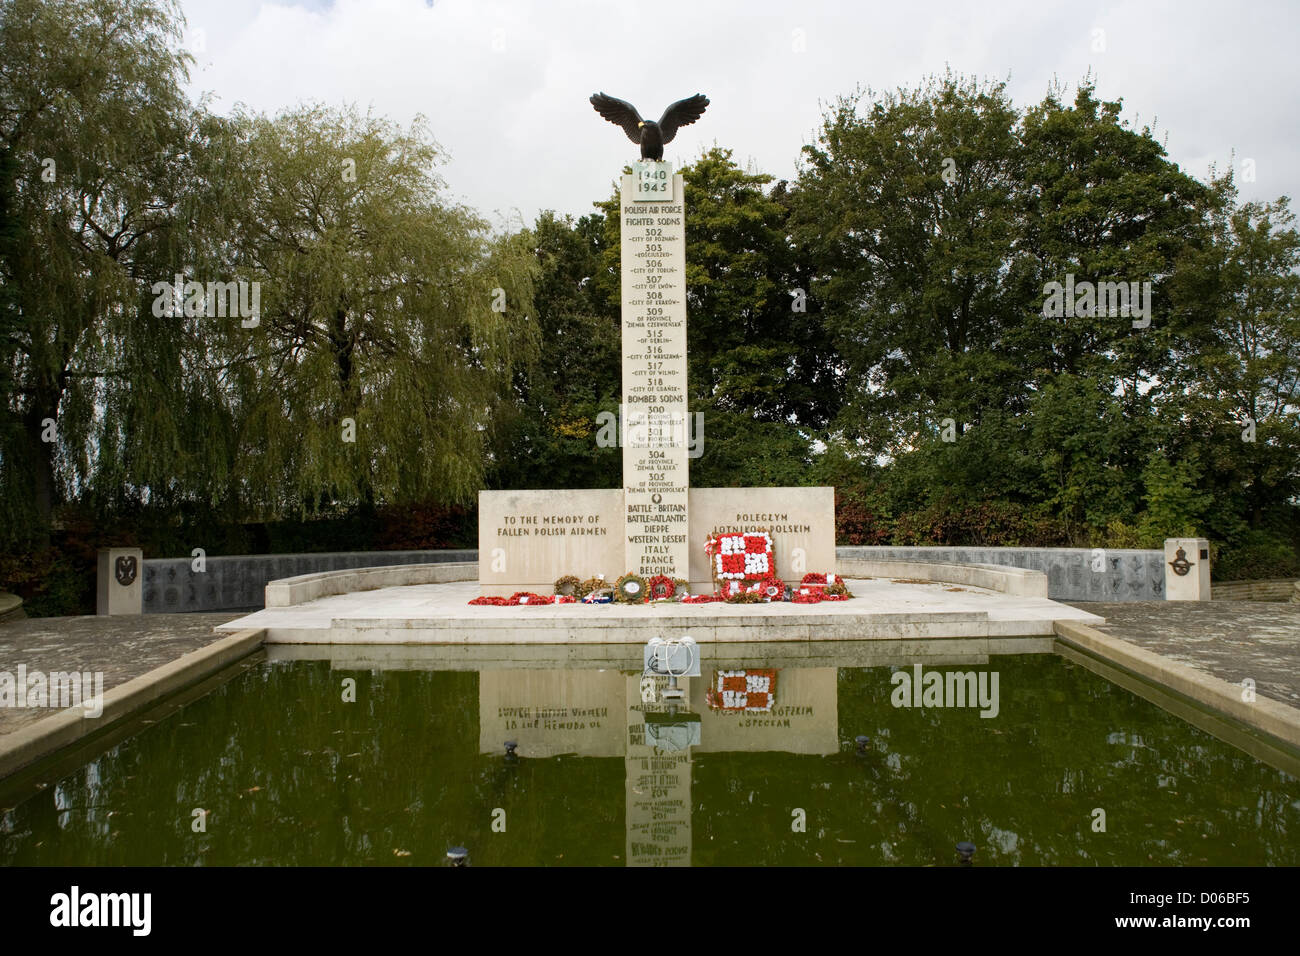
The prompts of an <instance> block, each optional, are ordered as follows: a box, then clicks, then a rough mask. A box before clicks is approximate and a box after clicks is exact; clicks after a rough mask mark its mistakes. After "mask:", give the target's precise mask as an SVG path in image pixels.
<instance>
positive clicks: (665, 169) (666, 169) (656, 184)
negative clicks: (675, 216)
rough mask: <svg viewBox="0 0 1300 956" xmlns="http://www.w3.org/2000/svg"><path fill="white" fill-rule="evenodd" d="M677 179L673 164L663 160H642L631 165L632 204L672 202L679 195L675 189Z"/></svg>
mask: <svg viewBox="0 0 1300 956" xmlns="http://www.w3.org/2000/svg"><path fill="white" fill-rule="evenodd" d="M677 179H678V177H676V176H674V175H673V164H672V163H668V162H664V161H663V160H658V161H656V160H653V159H643V160H640V161H639V162H635V163H633V164H632V194H631V197H632V201H633V202H672V201H673V199H674V198H675V197H677V196H680V195H681V192H680V190H678V189H676V188H675V187H676V185H677Z"/></svg>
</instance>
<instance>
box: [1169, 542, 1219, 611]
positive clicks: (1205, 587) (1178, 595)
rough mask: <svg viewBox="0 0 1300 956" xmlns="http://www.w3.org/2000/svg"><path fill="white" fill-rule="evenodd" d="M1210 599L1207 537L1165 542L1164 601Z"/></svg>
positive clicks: (1208, 543) (1208, 544) (1208, 545)
mask: <svg viewBox="0 0 1300 956" xmlns="http://www.w3.org/2000/svg"><path fill="white" fill-rule="evenodd" d="M1209 599H1210V542H1209V541H1207V540H1205V539H1204V538H1166V539H1165V600H1166V601H1208V600H1209Z"/></svg>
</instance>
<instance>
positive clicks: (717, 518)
mask: <svg viewBox="0 0 1300 956" xmlns="http://www.w3.org/2000/svg"><path fill="white" fill-rule="evenodd" d="M690 498H691V512H690V515H691V521H690V529H691V531H690V548H691V574H690V580H691V582H693V584H694V586H695V589H697V590H698V589H699V587H700V586H703V585H705V583H706V582H710V581H711V580H712V578H711V576H710V574H709V558H708V555H706V554H705V553H704V542H705V540H706V539H707V538H708V537H709V535H711V534H716V533H718V532H722V531H770V532H771V533H772V549H773V551H774V552H775V557H776V574H777V577H779V578H781V580H783V581H785V583H786V584H789V585H791V586H794V585H797V584H798V583H799V581H800V579H801V578H803V576H804V575H805V574H807V573H809V572H811V571H819V572H823V573H825V572H827V571H834V570H835V489H834V488H828V487H820V488H692V489H691V496H690ZM708 589H709V590H712V586H711V585H709V588H708Z"/></svg>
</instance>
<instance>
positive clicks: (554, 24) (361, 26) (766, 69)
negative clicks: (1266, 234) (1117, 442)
mask: <svg viewBox="0 0 1300 956" xmlns="http://www.w3.org/2000/svg"><path fill="white" fill-rule="evenodd" d="M182 6H183V9H184V11H185V14H186V16H187V19H188V20H189V24H190V27H191V28H192V29H201V30H202V31H203V33H204V37H205V50H204V52H203V53H202V54H201V55H200V56H199V63H198V65H197V66H196V68H195V69H194V71H193V72H194V77H193V84H192V90H191V92H192V94H193V95H194V96H196V97H197V96H198V94H200V93H201V92H204V91H211V92H212V93H213V94H214V95H215V97H216V99H215V102H214V104H213V107H214V108H215V109H217V110H218V111H223V112H224V111H228V110H229V109H230V108H231V107H233V106H234V104H235V103H237V102H243V103H245V104H247V105H249V106H251V107H253V108H255V109H259V110H264V111H267V112H274V111H276V110H278V109H281V108H284V107H287V106H291V105H293V104H295V103H297V102H299V101H300V100H304V99H306V100H319V101H321V102H324V103H327V104H340V103H343V102H355V103H357V104H359V105H360V106H361V107H363V108H365V107H372V108H373V109H374V110H375V111H376V112H378V113H382V114H385V115H387V116H390V117H391V118H393V119H394V120H397V121H399V122H402V123H407V122H409V121H410V120H411V118H412V117H413V116H414V115H415V114H417V113H423V114H424V115H425V116H426V117H427V118H428V119H429V122H430V126H431V128H432V130H433V132H434V135H435V136H436V137H437V139H438V140H439V142H440V143H441V144H442V145H443V146H444V147H445V148H446V149H447V150H448V151H449V152H450V154H451V162H450V163H449V164H448V165H447V166H445V167H444V168H443V169H442V170H441V174H442V175H443V176H444V178H445V179H446V180H447V182H448V184H449V187H450V191H451V193H452V194H453V196H454V197H455V198H457V199H459V200H461V201H464V202H467V203H469V204H470V205H472V206H474V207H476V208H477V209H479V210H480V211H481V212H483V213H485V214H487V215H489V216H491V215H492V214H493V213H494V211H496V212H499V213H501V214H505V215H508V214H511V213H512V212H513V211H518V212H519V213H520V214H522V216H523V217H524V218H525V219H526V220H531V219H532V217H533V216H534V215H535V214H536V213H537V211H538V210H539V209H544V208H553V209H556V210H558V211H560V212H569V213H574V214H582V213H585V212H589V211H590V209H591V203H592V201H594V200H597V199H601V198H604V197H605V196H607V195H609V192H610V189H611V185H612V183H613V181H614V179H615V177H616V176H617V175H618V172H619V170H620V169H621V167H622V165H623V163H625V162H628V161H630V160H631V159H634V158H635V157H636V155H637V151H636V147H635V146H634V145H633V144H632V143H630V142H629V141H628V140H627V139H626V138H625V137H624V136H623V135H622V133H621V132H620V131H619V130H618V129H617V128H615V127H613V126H611V125H609V124H607V123H605V122H603V121H602V120H601V119H600V118H599V117H598V116H597V115H596V114H595V113H594V112H593V111H592V109H591V107H590V105H589V104H588V103H587V97H588V96H590V95H591V94H592V93H594V92H596V91H597V90H604V91H605V92H607V93H610V94H613V95H615V96H619V97H622V98H624V99H627V100H630V101H631V102H633V103H634V104H636V105H637V107H638V108H639V109H640V110H641V112H642V113H643V114H644V115H654V116H657V115H658V114H659V112H660V111H662V110H663V108H664V107H665V106H666V105H667V104H668V103H669V102H670V101H672V100H675V99H678V98H680V97H683V96H688V95H690V94H692V93H696V92H703V93H705V94H707V95H708V96H709V98H710V100H711V101H712V105H711V106H710V108H709V112H707V113H706V114H705V115H704V117H703V119H701V120H700V122H699V123H697V124H696V125H694V126H691V127H687V128H685V129H683V130H682V131H681V132H679V133H678V136H677V139H676V140H675V141H674V142H673V143H672V144H670V145H669V146H668V148H667V150H666V153H665V158H668V159H673V160H675V161H679V162H680V161H689V160H691V159H693V158H695V157H696V156H697V155H699V153H700V151H701V150H702V149H703V148H706V147H708V146H711V145H713V144H714V143H715V142H716V143H717V144H719V145H722V146H726V147H729V148H731V149H733V150H734V151H735V157H736V159H737V160H738V161H740V162H742V163H744V162H746V161H752V162H753V163H754V164H755V165H757V167H758V168H759V169H760V170H762V171H764V172H768V173H771V174H773V175H775V176H777V177H780V178H790V177H792V176H793V175H794V173H795V170H796V163H797V160H798V154H799V148H800V146H801V145H802V144H804V143H806V142H809V141H811V140H812V138H813V137H814V136H815V135H816V131H817V128H818V126H819V121H820V116H821V104H825V103H829V102H831V101H832V100H834V98H835V97H836V96H838V95H840V94H844V93H849V92H851V91H852V90H853V89H854V87H855V86H857V85H859V84H861V85H863V86H870V87H872V88H873V89H876V90H888V89H892V88H895V87H898V86H912V85H915V84H916V83H917V82H918V81H920V80H921V79H922V78H923V77H925V76H927V75H929V74H933V73H942V72H943V70H944V69H945V67H951V68H952V69H953V70H954V71H955V72H958V73H965V74H968V75H972V74H973V75H978V76H981V77H990V78H997V79H1004V78H1007V77H1008V76H1009V77H1010V83H1009V90H1010V92H1011V95H1012V96H1013V98H1014V100H1015V102H1016V103H1017V105H1019V106H1025V105H1028V104H1031V103H1034V102H1037V101H1039V100H1040V99H1041V98H1042V96H1043V93H1044V92H1045V91H1046V89H1047V87H1048V85H1049V83H1051V82H1052V80H1053V79H1054V78H1055V79H1058V80H1060V81H1062V82H1065V83H1068V84H1070V85H1071V86H1073V85H1074V84H1075V83H1077V82H1078V81H1079V80H1080V79H1081V78H1082V77H1083V76H1084V74H1085V73H1086V72H1088V71H1089V70H1091V71H1092V73H1093V76H1094V77H1095V78H1096V80H1097V82H1098V95H1100V96H1101V97H1102V98H1104V99H1113V98H1116V97H1123V99H1124V103H1125V115H1126V117H1128V118H1130V119H1134V118H1137V119H1138V120H1139V121H1140V122H1141V123H1150V122H1152V121H1153V120H1157V121H1158V124H1157V126H1156V130H1157V135H1158V136H1159V137H1160V139H1161V140H1162V141H1164V140H1165V138H1166V136H1167V138H1168V149H1169V152H1170V154H1171V156H1172V158H1173V159H1174V160H1175V161H1177V162H1178V163H1180V165H1182V166H1183V168H1184V169H1185V170H1186V171H1187V172H1189V173H1191V174H1192V175H1195V176H1198V177H1201V178H1205V176H1206V174H1207V167H1208V164H1209V163H1210V162H1212V161H1213V162H1217V163H1218V164H1219V166H1220V167H1221V168H1222V167H1225V166H1226V165H1227V164H1228V162H1229V160H1230V155H1231V153H1232V151H1233V150H1234V149H1235V150H1236V154H1237V156H1236V159H1237V164H1238V165H1237V168H1238V171H1240V168H1241V167H1240V161H1241V159H1242V158H1245V157H1250V158H1253V159H1254V160H1255V163H1256V173H1257V181H1256V182H1254V183H1239V185H1240V187H1241V192H1242V196H1243V198H1246V199H1251V198H1260V199H1271V198H1275V197H1276V196H1278V195H1280V194H1284V193H1285V194H1287V195H1295V193H1296V187H1297V185H1298V184H1300V171H1298V170H1300V165H1298V164H1297V160H1298V159H1300V136H1298V134H1297V129H1296V126H1295V123H1294V121H1293V116H1294V114H1295V93H1294V91H1295V90H1296V89H1297V88H1300V59H1298V58H1296V57H1295V56H1294V53H1293V49H1292V47H1293V44H1294V37H1295V36H1296V35H1297V32H1298V31H1297V26H1300V8H1297V7H1295V6H1292V5H1288V4H1286V3H1257V4H1251V5H1250V6H1248V7H1224V6H1222V5H1217V4H1213V5H1212V4H1210V3H1208V2H1204V3H1201V2H1197V3H1177V4H1173V3H1165V4H1157V3H1149V4H1135V5H1127V6H1118V5H1116V6H1112V5H1109V4H1096V5H1094V6H1088V5H1084V4H1077V3H1060V4H1056V5H1048V4H1045V3H1042V2H1034V0H1022V2H1014V3H1006V4H996V5H993V4H990V5H988V6H987V7H985V8H982V9H978V10H975V11H972V10H971V9H970V8H969V5H968V4H967V3H964V2H961V0H951V2H950V0H943V2H931V3H926V4H924V5H915V4H869V5H868V4H856V3H852V4H850V3H843V4H841V3H829V2H826V3H816V2H807V3H790V4H780V3H773V2H762V0H753V2H747V3H730V4H707V3H703V2H700V0H694V2H682V0H655V2H653V3H646V2H636V3H632V2H628V3H619V4H609V3H583V2H577V0H549V2H546V3H526V2H482V0H442V2H437V3H434V4H433V5H432V6H430V5H429V4H427V3H425V2H424V0H338V2H334V3H321V2H311V3H309V2H299V3H287V2H279V3H273V2H262V0H183V3H182ZM1098 28H1100V29H1103V30H1105V34H1106V49H1105V50H1104V51H1102V52H1098V51H1096V50H1094V49H1093V33H1092V31H1093V30H1094V29H1098ZM795 30H801V31H803V36H804V38H805V41H804V42H805V43H806V50H805V51H804V52H795V50H794V47H795V43H794V37H795V34H794V31H795Z"/></svg>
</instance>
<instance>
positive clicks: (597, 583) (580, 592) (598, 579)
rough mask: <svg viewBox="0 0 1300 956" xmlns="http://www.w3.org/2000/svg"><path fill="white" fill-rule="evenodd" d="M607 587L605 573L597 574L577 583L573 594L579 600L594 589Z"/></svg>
mask: <svg viewBox="0 0 1300 956" xmlns="http://www.w3.org/2000/svg"><path fill="white" fill-rule="evenodd" d="M608 587H609V584H608V583H607V582H606V581H605V575H603V574H598V575H596V576H595V577H594V578H587V580H585V581H583V582H582V583H581V584H579V585H578V587H577V589H576V590H575V591H574V592H573V596H574V597H576V598H578V599H579V600H581V599H582V598H585V597H586V596H587V595H588V594H591V593H593V592H594V591H599V590H602V589H603V588H608Z"/></svg>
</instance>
